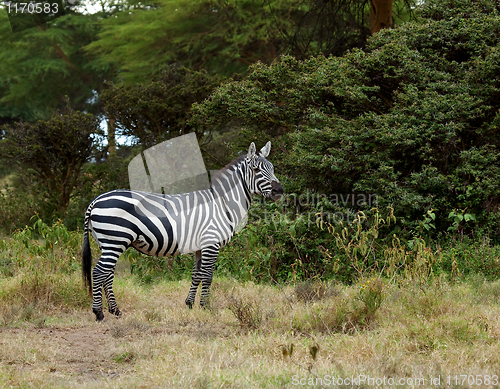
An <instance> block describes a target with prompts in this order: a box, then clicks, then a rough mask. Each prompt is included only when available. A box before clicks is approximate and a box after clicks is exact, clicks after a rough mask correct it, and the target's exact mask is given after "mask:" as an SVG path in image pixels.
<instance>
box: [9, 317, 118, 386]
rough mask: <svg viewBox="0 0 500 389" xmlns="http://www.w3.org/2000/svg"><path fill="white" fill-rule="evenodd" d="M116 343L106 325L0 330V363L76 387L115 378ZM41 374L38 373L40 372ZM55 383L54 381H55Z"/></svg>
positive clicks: (116, 369)
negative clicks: (89, 382) (114, 356)
mask: <svg viewBox="0 0 500 389" xmlns="http://www.w3.org/2000/svg"><path fill="white" fill-rule="evenodd" d="M116 343H117V341H116V339H114V338H113V336H112V329H110V328H109V326H106V325H102V326H99V325H95V326H89V327H78V328H71V327H69V328H63V327H50V328H28V329H21V328H3V329H0V347H1V348H2V351H0V363H1V364H2V365H10V366H11V367H15V368H16V370H21V371H24V372H27V373H31V372H35V371H39V372H40V373H51V375H52V376H53V378H56V377H60V378H63V377H64V378H65V379H68V378H70V379H71V378H72V379H75V380H76V381H77V382H78V383H85V382H88V381H99V380H101V379H103V378H105V379H112V378H115V377H118V376H119V375H120V373H122V372H123V370H124V365H123V364H119V363H116V362H114V360H113V355H114V352H115V350H116ZM40 370H41V371H40ZM56 381H57V379H56Z"/></svg>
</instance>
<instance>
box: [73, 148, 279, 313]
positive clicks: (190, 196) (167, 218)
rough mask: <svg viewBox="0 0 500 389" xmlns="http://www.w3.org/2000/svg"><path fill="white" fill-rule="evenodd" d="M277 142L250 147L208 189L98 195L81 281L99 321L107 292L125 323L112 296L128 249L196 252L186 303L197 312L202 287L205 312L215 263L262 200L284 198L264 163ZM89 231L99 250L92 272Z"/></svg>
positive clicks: (89, 214) (89, 217)
mask: <svg viewBox="0 0 500 389" xmlns="http://www.w3.org/2000/svg"><path fill="white" fill-rule="evenodd" d="M270 150H271V142H267V144H266V145H265V146H264V147H263V148H262V149H261V150H260V153H258V154H257V153H256V148H255V144H254V143H253V142H252V143H251V144H250V148H249V150H248V154H246V155H243V156H241V157H239V158H237V159H236V160H234V161H233V162H231V163H230V164H228V165H227V166H226V167H225V168H224V169H222V170H221V171H219V173H218V174H216V175H215V176H214V177H212V184H211V188H210V189H206V190H199V191H195V192H190V193H185V194H178V195H162V194H156V193H146V192H137V191H131V190H123V189H122V190H115V191H111V192H108V193H104V194H102V195H100V196H98V197H97V198H96V199H94V200H93V201H92V203H90V205H89V207H88V208H87V211H86V213H85V222H84V225H85V227H84V238H83V247H82V274H83V279H84V283H85V284H86V285H87V287H88V290H89V293H90V294H91V296H92V297H93V303H92V311H93V312H94V314H95V315H96V320H97V321H101V320H103V319H104V314H103V307H102V290H103V289H104V293H105V295H106V300H107V302H108V310H109V312H110V313H112V314H114V315H116V316H120V315H121V312H120V310H119V309H118V306H117V304H116V300H115V297H114V294H113V277H114V269H115V266H116V262H117V260H118V258H119V257H120V255H121V254H122V253H123V252H124V251H125V250H126V249H127V248H129V247H134V248H135V249H137V250H138V251H140V252H142V253H144V254H148V255H153V256H156V257H165V256H168V255H174V254H179V253H190V252H194V253H195V261H194V266H193V273H192V283H191V287H190V289H189V293H188V296H187V298H186V304H187V305H188V307H189V308H191V307H192V306H193V303H194V300H195V297H196V293H197V290H198V286H199V284H200V283H202V290H201V298H200V305H202V306H205V305H206V304H207V302H208V297H209V292H210V285H211V283H212V276H213V270H214V265H215V261H216V259H217V256H218V254H219V250H220V248H221V247H223V246H224V245H226V244H227V243H228V242H229V241H230V240H231V237H232V235H233V233H234V230H235V228H236V226H237V225H238V224H239V223H240V222H241V221H242V220H243V218H244V217H245V216H246V214H247V212H248V209H249V207H250V204H251V201H252V197H253V196H254V195H256V194H258V195H261V196H263V197H265V198H269V199H271V200H273V201H277V200H279V199H280V198H281V197H282V195H283V193H284V191H283V187H282V186H281V184H280V183H279V180H278V179H277V178H276V176H275V175H274V167H273V165H272V164H271V162H269V161H268V160H267V159H266V157H267V156H268V155H269V152H270ZM89 232H91V233H92V236H93V237H94V239H95V240H96V241H97V243H98V245H99V248H100V249H101V257H100V259H99V261H98V262H97V264H96V266H95V267H94V269H93V270H92V274H91V267H92V257H91V252H90V242H89Z"/></svg>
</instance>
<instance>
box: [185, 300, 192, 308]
mask: <svg viewBox="0 0 500 389" xmlns="http://www.w3.org/2000/svg"><path fill="white" fill-rule="evenodd" d="M186 305H187V306H188V308H189V309H193V303H192V302H191V301H186Z"/></svg>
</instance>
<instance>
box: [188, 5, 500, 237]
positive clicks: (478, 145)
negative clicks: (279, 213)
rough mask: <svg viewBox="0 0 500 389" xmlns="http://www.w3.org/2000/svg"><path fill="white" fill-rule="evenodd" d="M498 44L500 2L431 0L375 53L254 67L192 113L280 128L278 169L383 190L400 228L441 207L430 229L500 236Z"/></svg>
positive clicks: (332, 190) (319, 184)
mask: <svg viewBox="0 0 500 389" xmlns="http://www.w3.org/2000/svg"><path fill="white" fill-rule="evenodd" d="M499 48H500V16H499V13H498V10H497V8H496V7H495V2H494V1H492V0H483V1H474V2H470V1H465V0H463V1H452V0H447V1H437V0H431V1H426V2H425V4H424V5H423V8H422V12H421V18H420V19H419V20H416V21H414V22H408V23H405V24H403V25H401V26H400V27H398V28H395V29H388V30H383V31H381V32H380V33H378V34H376V35H375V36H374V37H373V38H372V39H371V41H370V42H369V43H368V47H367V50H366V51H360V50H352V51H350V52H348V53H347V54H346V55H344V56H343V57H340V58H335V57H330V58H325V57H316V58H311V59H309V60H305V61H298V60H295V59H294V58H292V57H290V56H285V57H282V58H281V60H279V61H276V62H275V63H274V64H272V65H270V66H267V65H264V64H262V63H258V64H256V65H254V66H253V67H251V69H250V73H249V75H248V77H247V78H246V79H244V80H242V81H233V82H229V83H226V84H224V85H222V86H221V87H220V88H218V89H217V90H216V91H215V92H214V93H213V94H212V95H211V97H210V98H209V99H207V100H206V101H205V102H204V103H202V104H199V105H195V106H194V109H193V112H194V113H195V115H194V117H193V122H194V123H203V124H204V125H214V124H222V123H233V125H237V124H240V125H242V126H247V127H250V128H252V129H253V131H256V132H260V133H266V135H267V136H272V137H276V140H275V142H274V144H276V145H277V146H278V147H275V148H273V150H274V152H275V155H274V160H276V161H277V162H276V163H275V165H276V166H275V167H276V171H277V172H279V173H281V175H286V176H287V177H288V179H289V180H290V181H291V182H292V183H293V184H292V186H293V190H297V191H300V193H303V192H304V191H305V190H306V189H309V190H312V191H314V192H317V193H325V194H327V195H331V194H349V193H358V194H376V195H377V198H378V205H379V206H381V207H386V206H388V205H392V206H393V208H394V213H395V215H396V216H397V217H398V223H399V227H400V228H402V229H403V230H406V231H408V230H410V229H412V228H415V227H418V226H419V223H418V221H419V220H421V215H423V214H425V213H426V212H427V211H429V210H431V209H432V210H433V212H434V213H435V215H436V218H435V220H434V221H433V224H434V225H435V229H432V231H430V233H431V234H439V233H440V232H441V233H447V232H448V229H449V227H453V228H452V230H451V231H452V232H451V233H453V234H455V235H457V236H458V235H462V236H463V235H464V234H465V235H467V234H469V235H470V234H471V232H472V231H475V232H476V234H483V235H485V234H486V233H490V234H491V236H493V235H496V236H498V233H499V232H500V230H499V225H500V224H499V223H498V221H499V212H498V207H499V204H500V180H499V179H498V178H499V177H500V154H499V151H500V134H499V132H498V126H499V124H500V99H499V97H500V49H499ZM285 189H287V188H285ZM355 208H357V209H363V207H362V206H357V207H355ZM452 211H453V212H454V213H455V214H462V215H465V214H469V215H471V216H472V217H469V218H468V220H465V218H464V219H463V221H460V222H459V223H458V224H457V223H456V218H455V217H454V216H450V215H451V212H452Z"/></svg>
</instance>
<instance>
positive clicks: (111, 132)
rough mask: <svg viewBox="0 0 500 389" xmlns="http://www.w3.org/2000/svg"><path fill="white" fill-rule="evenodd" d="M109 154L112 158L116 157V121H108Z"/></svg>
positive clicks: (110, 119)
mask: <svg viewBox="0 0 500 389" xmlns="http://www.w3.org/2000/svg"><path fill="white" fill-rule="evenodd" d="M108 153H109V156H110V157H114V156H115V155H116V139H115V119H112V118H109V120H108Z"/></svg>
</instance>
